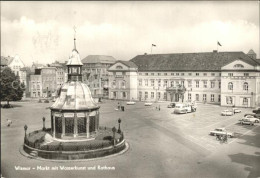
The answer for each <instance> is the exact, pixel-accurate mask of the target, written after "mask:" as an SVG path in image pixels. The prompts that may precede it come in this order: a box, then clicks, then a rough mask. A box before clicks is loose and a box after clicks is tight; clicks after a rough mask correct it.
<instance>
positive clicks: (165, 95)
mask: <svg viewBox="0 0 260 178" xmlns="http://www.w3.org/2000/svg"><path fill="white" fill-rule="evenodd" d="M166 98H167V93H166V92H164V93H163V99H165V100H166Z"/></svg>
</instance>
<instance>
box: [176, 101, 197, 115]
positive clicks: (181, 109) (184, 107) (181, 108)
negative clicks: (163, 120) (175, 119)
mask: <svg viewBox="0 0 260 178" xmlns="http://www.w3.org/2000/svg"><path fill="white" fill-rule="evenodd" d="M195 111H196V108H195V106H194V105H191V104H189V103H177V104H176V106H175V108H174V111H173V112H174V113H176V114H186V113H190V112H195Z"/></svg>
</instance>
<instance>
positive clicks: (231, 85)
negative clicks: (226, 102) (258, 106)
mask: <svg viewBox="0 0 260 178" xmlns="http://www.w3.org/2000/svg"><path fill="white" fill-rule="evenodd" d="M233 87H234V84H233V83H232V82H229V83H228V90H231V91H233ZM243 90H244V91H248V83H247V82H244V83H243Z"/></svg>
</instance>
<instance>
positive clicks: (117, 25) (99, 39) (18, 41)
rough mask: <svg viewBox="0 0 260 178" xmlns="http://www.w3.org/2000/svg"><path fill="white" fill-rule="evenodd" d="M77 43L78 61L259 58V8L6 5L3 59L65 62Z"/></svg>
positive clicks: (249, 4) (224, 4)
mask: <svg viewBox="0 0 260 178" xmlns="http://www.w3.org/2000/svg"><path fill="white" fill-rule="evenodd" d="M74 27H76V33H75V31H74ZM74 35H76V39H77V40H76V47H77V50H78V51H79V53H80V57H81V59H84V58H85V57H86V56H88V55H109V56H113V57H114V58H116V59H117V60H130V59H132V58H134V57H135V56H137V55H142V54H144V53H147V54H151V53H152V54H166V53H197V52H212V51H213V50H218V51H220V52H221V51H243V52H244V53H247V52H248V51H249V50H250V49H253V50H254V51H255V52H256V53H257V58H260V56H259V54H260V45H259V41H260V40H259V3H258V2H257V1H244V2H243V1H199V2H193V1H190V2H187V1H149V2H148V1H143V2H139V1H132V2H130V1H109V2H107V1H104V2H100V1H78V2H75V1H74V2H73V1H65V2H61V1H45V2H42V1H35V2H32V1H27V2H25V1H24V2H13V1H12V2H8V1H5V2H3V1H1V56H15V55H16V54H17V55H19V56H20V58H21V59H22V60H23V62H24V63H25V65H27V66H30V65H32V63H33V62H38V63H42V64H47V63H52V62H54V61H56V60H57V61H61V62H62V61H66V60H68V58H69V55H70V53H71V51H72V49H73V44H74V43H73V39H74ZM218 41H219V42H220V44H221V45H222V46H218V45H217V42H218ZM152 44H155V45H156V47H151V46H152Z"/></svg>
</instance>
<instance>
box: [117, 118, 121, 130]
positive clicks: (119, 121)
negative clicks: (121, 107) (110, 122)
mask: <svg viewBox="0 0 260 178" xmlns="http://www.w3.org/2000/svg"><path fill="white" fill-rule="evenodd" d="M120 123H121V119H120V118H119V119H118V131H117V133H121V129H120Z"/></svg>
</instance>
